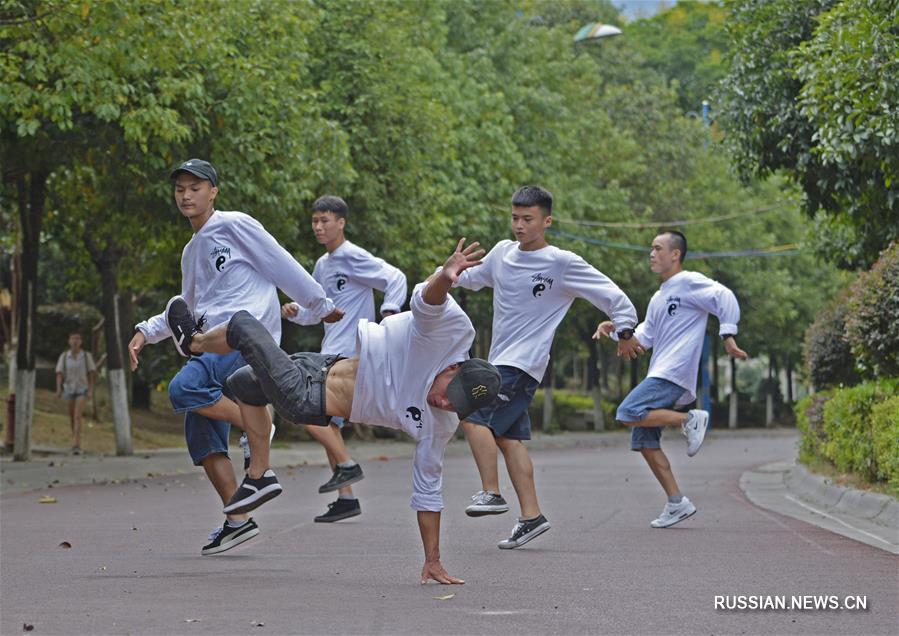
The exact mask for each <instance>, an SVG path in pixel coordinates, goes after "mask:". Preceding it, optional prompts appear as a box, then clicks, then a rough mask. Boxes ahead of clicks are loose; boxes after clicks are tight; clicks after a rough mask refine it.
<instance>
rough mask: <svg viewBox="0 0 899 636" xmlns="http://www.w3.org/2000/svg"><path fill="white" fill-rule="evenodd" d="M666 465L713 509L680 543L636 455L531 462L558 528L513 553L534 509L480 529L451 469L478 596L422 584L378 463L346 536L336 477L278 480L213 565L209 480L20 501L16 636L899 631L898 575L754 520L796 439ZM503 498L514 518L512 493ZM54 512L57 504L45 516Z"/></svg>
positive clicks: (14, 566) (10, 599)
mask: <svg viewBox="0 0 899 636" xmlns="http://www.w3.org/2000/svg"><path fill="white" fill-rule="evenodd" d="M669 451H670V452H669V455H670V456H671V457H672V461H673V464H674V468H675V471H676V474H677V475H678V476H679V480H680V483H681V487H682V489H683V491H684V492H685V493H686V494H687V495H689V496H690V498H691V499H692V500H693V501H694V502H695V503H696V505H697V507H698V509H699V511H698V513H697V514H696V515H695V516H694V517H693V518H692V519H689V520H687V521H685V522H683V523H682V524H680V525H679V526H676V527H674V528H671V529H667V530H654V529H651V528H650V527H649V521H650V520H651V519H653V518H654V517H655V516H656V515H657V514H658V513H659V512H660V510H661V508H662V506H663V504H664V497H663V496H662V493H661V490H660V489H659V487H658V485H657V484H656V483H655V482H654V480H653V478H652V476H651V474H650V473H649V470H648V469H647V468H646V467H645V465H643V463H642V459H640V457H639V456H638V455H637V454H636V453H631V452H629V451H627V450H626V449H625V448H624V447H615V448H590V449H584V448H572V449H564V450H545V451H536V452H534V454H533V457H534V461H535V465H536V470H537V487H538V492H539V494H540V496H541V503H542V507H543V510H544V513H545V514H546V516H547V517H548V518H549V520H550V521H551V522H552V523H553V528H552V529H551V530H550V531H549V532H548V533H546V534H545V535H543V536H542V537H540V538H538V539H536V540H534V541H533V542H532V543H531V544H529V545H528V546H526V547H524V548H521V549H518V550H511V551H500V550H499V549H497V547H496V542H497V541H498V540H500V539H503V538H505V537H506V536H508V534H509V532H510V530H511V528H512V526H513V525H514V523H515V514H516V512H517V510H514V509H513V511H512V512H510V513H507V514H505V515H500V516H496V517H484V518H479V519H471V518H468V517H466V516H465V515H464V513H463V509H464V506H465V505H466V504H467V502H468V498H469V496H470V495H471V494H472V493H473V492H474V491H475V490H477V489H478V482H477V480H476V472H475V468H474V463H473V461H472V460H471V458H470V456H468V455H467V453H462V452H454V453H450V455H449V456H448V457H447V462H446V474H445V480H444V481H445V500H446V504H447V509H446V510H445V511H444V517H443V529H442V540H441V542H442V554H443V562H444V565H445V566H446V567H447V569H448V570H449V571H450V573H451V574H454V575H456V576H460V577H462V578H464V579H466V581H467V582H466V584H465V585H464V586H452V587H450V586H440V585H437V584H434V583H432V584H430V585H427V586H421V585H420V584H419V583H418V575H419V572H420V569H421V565H422V552H421V547H420V542H419V538H418V530H417V526H416V524H415V515H414V512H413V511H411V510H410V509H409V507H408V500H409V494H410V490H411V486H410V479H411V469H410V460H409V459H398V460H390V461H368V462H366V463H365V464H364V468H365V471H366V476H367V478H366V480H365V481H363V482H362V483H360V484H359V485H358V487H357V488H356V490H357V492H358V494H359V495H360V498H361V501H362V509H363V515H362V516H361V517H357V518H355V519H352V520H348V521H343V522H340V523H337V524H315V523H313V522H312V517H313V516H314V515H316V514H318V513H320V512H322V511H323V510H324V508H325V504H326V503H327V502H328V501H330V498H329V497H328V496H325V495H319V494H318V493H317V485H318V484H319V483H321V482H323V481H324V480H325V478H326V477H327V474H326V471H325V470H324V469H323V468H321V467H303V468H295V469H289V470H288V469H281V470H280V471H279V477H280V479H281V482H282V484H283V486H284V488H285V492H284V494H283V495H282V496H281V497H279V498H277V499H275V500H273V501H271V502H269V503H268V504H266V505H265V506H264V507H263V508H261V509H260V510H258V511H257V512H256V515H255V516H256V519H257V521H258V522H259V524H260V527H261V529H262V533H261V534H260V535H259V536H258V537H257V538H255V539H253V540H252V541H249V542H248V543H246V544H244V545H243V546H240V547H238V548H236V549H234V550H232V551H231V552H228V553H225V554H222V555H218V556H213V557H201V556H200V554H199V550H200V547H201V546H202V545H203V544H204V543H205V539H206V536H207V534H208V532H209V531H210V530H211V528H212V526H213V525H214V524H215V523H216V522H217V521H218V520H219V517H218V516H217V515H216V511H217V509H218V507H219V504H218V502H217V501H216V499H215V497H214V495H213V494H212V492H211V489H210V488H209V486H208V484H207V483H206V482H205V481H204V478H203V477H202V476H201V475H200V474H199V473H198V474H195V475H191V476H187V477H185V476H180V477H169V478H155V479H146V480H142V481H139V482H130V483H123V484H109V485H93V486H72V487H65V488H54V489H52V490H44V491H39V492H31V493H24V494H9V495H4V496H3V497H2V500H0V577H2V578H0V591H2V601H0V610H2V616H0V632H2V633H3V634H18V633H23V625H26V624H27V625H33V626H34V629H33V631H31V633H33V634H213V633H214V634H284V633H312V634H326V633H327V634H337V633H366V634H369V633H370V634H412V633H414V634H422V633H424V634H429V633H431V634H511V633H516V634H522V633H524V634H599V633H664V634H675V633H678V634H680V633H690V634H762V633H764V634H895V633H896V632H897V625H899V592H897V590H899V585H897V584H899V559H897V558H896V557H893V556H890V555H889V554H886V553H885V552H883V551H881V550H877V549H875V548H872V547H869V546H867V545H864V544H861V543H857V542H855V541H852V540H850V539H847V538H844V537H841V536H838V535H835V534H831V533H829V532H827V531H826V530H822V529H819V528H816V527H814V526H810V525H806V524H804V523H802V522H800V521H796V520H794V519H790V518H788V517H782V516H780V515H777V514H775V513H771V512H767V511H765V510H762V509H760V508H757V507H755V506H754V505H752V504H751V503H749V502H748V501H747V500H746V498H745V497H744V495H743V493H742V492H741V491H740V489H739V487H738V482H739V478H740V475H741V473H742V472H743V471H744V470H748V469H750V468H752V467H755V466H758V465H760V464H763V463H766V462H771V461H776V460H781V459H789V458H791V457H793V456H794V449H793V448H792V447H791V444H790V443H788V442H786V441H785V439H784V438H783V437H778V438H766V437H763V436H759V437H746V438H721V439H715V438H713V439H711V440H710V441H708V442H707V446H706V447H704V448H703V450H702V451H701V452H700V453H699V455H697V456H696V457H695V458H693V459H687V458H686V456H685V455H684V453H683V443H682V442H681V441H680V440H678V441H676V442H672V443H671V444H670V448H669ZM504 490H505V492H504V494H505V495H506V496H507V498H509V499H510V500H514V493H513V491H512V489H511V487H510V486H509V485H508V480H507V479H506V480H504ZM42 495H50V496H53V497H55V498H56V499H57V503H53V504H41V503H38V500H39V498H40V497H41V496H42ZM63 541H68V542H69V543H70V544H71V546H72V547H71V548H62V547H59V544H60V543H61V542H63ZM449 594H454V596H453V597H452V598H447V599H442V598H439V597H442V596H444V595H449ZM716 595H730V596H736V595H745V596H750V595H752V596H756V595H758V596H763V597H766V596H771V597H774V596H780V595H783V596H786V600H787V602H788V603H789V602H790V601H791V597H792V596H800V595H802V596H812V595H834V596H836V597H838V598H839V599H840V601H841V602H842V599H844V597H846V596H853V597H854V596H864V597H866V602H867V607H868V609H867V610H866V611H849V610H846V609H842V610H804V611H803V610H790V611H785V610H780V611H777V610H769V611H761V610H757V611H752V610H742V611H741V610H734V611H729V610H722V609H716V608H715V596H716ZM747 602H748V601H747Z"/></svg>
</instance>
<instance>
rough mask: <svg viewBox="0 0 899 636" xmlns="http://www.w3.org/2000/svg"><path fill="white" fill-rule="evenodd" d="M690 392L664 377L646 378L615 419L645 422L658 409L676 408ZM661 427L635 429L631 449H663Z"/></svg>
mask: <svg viewBox="0 0 899 636" xmlns="http://www.w3.org/2000/svg"><path fill="white" fill-rule="evenodd" d="M685 392H686V389H684V388H683V387H682V386H678V385H676V384H675V383H674V382H669V381H668V380H664V379H662V378H646V379H645V380H643V381H642V382H641V383H640V384H638V385H637V386H636V387H634V390H633V391H631V392H630V393H628V394H627V397H626V398H624V400H623V401H622V402H621V404H619V405H618V412H617V413H616V414H615V419H617V420H618V421H619V422H624V423H625V424H627V423H629V422H639V421H641V420H645V419H646V416H647V415H649V412H650V411H652V410H655V409H673V408H674V406H675V404H677V401H678V400H679V399H680V398H681V397H683V395H684V393H685ZM662 428H663V427H661V426H632V427H631V450H635V451H638V450H640V449H642V448H661V447H662V446H661V439H662Z"/></svg>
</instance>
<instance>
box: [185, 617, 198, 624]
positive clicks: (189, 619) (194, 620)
mask: <svg viewBox="0 0 899 636" xmlns="http://www.w3.org/2000/svg"><path fill="white" fill-rule="evenodd" d="M184 622H185V623H199V622H200V619H199V618H185V619H184Z"/></svg>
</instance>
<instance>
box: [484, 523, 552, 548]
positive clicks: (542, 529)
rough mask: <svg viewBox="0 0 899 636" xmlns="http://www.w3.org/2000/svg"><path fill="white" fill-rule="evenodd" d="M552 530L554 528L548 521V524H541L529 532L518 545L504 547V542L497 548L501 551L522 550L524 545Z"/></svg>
mask: <svg viewBox="0 0 899 636" xmlns="http://www.w3.org/2000/svg"><path fill="white" fill-rule="evenodd" d="M550 528H552V526H551V525H549V521H547V522H545V523H541V524H540V525H539V526H537V527H536V528H534V529H533V530H531V531H530V532H528V533H527V534H526V535H524V536H523V537H522V538H521V540H519V541H518V543H516V544H514V545H512V544H505V545H504V544H503V542H500V543H498V544H497V546H496V547H498V548H499V549H500V550H514V549H515V548H520V547H521V546H523V545H524V544H526V543H529V542H531V541H533V540H534V539H536V538H537V537H539V536H540V535H541V534H543V533H544V532H546V531H547V530H549V529H550Z"/></svg>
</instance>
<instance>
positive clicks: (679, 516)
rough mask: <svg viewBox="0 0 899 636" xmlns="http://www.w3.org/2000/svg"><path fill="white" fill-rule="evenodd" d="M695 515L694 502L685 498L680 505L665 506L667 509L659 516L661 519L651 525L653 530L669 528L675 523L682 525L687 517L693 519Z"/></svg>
mask: <svg viewBox="0 0 899 636" xmlns="http://www.w3.org/2000/svg"><path fill="white" fill-rule="evenodd" d="M695 513H696V506H694V505H693V502H692V501H690V500H689V499H687V498H686V497H684V498H683V499H681V500H680V503H676V504H673V503H667V504H665V509H664V510H663V511H662V514H660V515H659V518H658V519H653V520H652V521H650V522H649V525H650V526H652V527H653V528H668V527H670V526H673V525H674V524H675V523H680V522H681V521H683V520H684V519H686V518H687V517H692V516H693V515H694V514H695Z"/></svg>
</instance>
